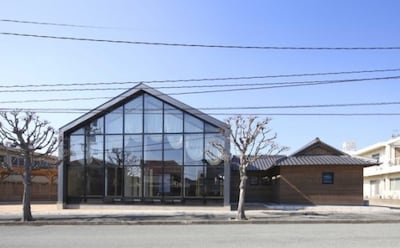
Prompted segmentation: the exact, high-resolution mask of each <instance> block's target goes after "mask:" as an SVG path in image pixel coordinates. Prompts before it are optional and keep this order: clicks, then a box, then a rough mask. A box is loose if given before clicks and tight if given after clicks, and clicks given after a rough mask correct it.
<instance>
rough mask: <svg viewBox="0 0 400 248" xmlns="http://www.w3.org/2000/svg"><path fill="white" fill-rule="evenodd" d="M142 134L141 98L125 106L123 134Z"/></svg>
mask: <svg viewBox="0 0 400 248" xmlns="http://www.w3.org/2000/svg"><path fill="white" fill-rule="evenodd" d="M142 132H143V96H139V97H137V98H135V99H133V100H132V101H130V102H129V103H127V104H125V133H142Z"/></svg>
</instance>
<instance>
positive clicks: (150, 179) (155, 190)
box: [144, 167, 162, 197]
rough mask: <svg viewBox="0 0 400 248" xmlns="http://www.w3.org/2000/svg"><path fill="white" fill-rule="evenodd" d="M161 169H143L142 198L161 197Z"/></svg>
mask: <svg viewBox="0 0 400 248" xmlns="http://www.w3.org/2000/svg"><path fill="white" fill-rule="evenodd" d="M161 193H162V167H145V168H144V197H161Z"/></svg>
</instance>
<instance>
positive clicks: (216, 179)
mask: <svg viewBox="0 0 400 248" xmlns="http://www.w3.org/2000/svg"><path fill="white" fill-rule="evenodd" d="M205 174H206V178H205V180H206V190H205V191H206V196H211V197H222V196H223V194H224V167H223V166H206V173H205Z"/></svg>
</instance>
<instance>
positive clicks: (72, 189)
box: [67, 166, 84, 197]
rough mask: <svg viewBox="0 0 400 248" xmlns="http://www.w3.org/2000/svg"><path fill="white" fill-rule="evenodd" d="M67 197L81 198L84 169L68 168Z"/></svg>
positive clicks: (79, 167) (77, 167)
mask: <svg viewBox="0 0 400 248" xmlns="http://www.w3.org/2000/svg"><path fill="white" fill-rule="evenodd" d="M67 170H68V182H67V196H68V197H81V196H83V193H84V190H83V189H84V185H83V184H84V167H82V166H68V169H67Z"/></svg>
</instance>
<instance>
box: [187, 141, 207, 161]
mask: <svg viewBox="0 0 400 248" xmlns="http://www.w3.org/2000/svg"><path fill="white" fill-rule="evenodd" d="M203 147H204V146H203V135H202V134H186V135H185V164H186V165H202V164H203V162H202V159H203V153H204V151H203Z"/></svg>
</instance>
